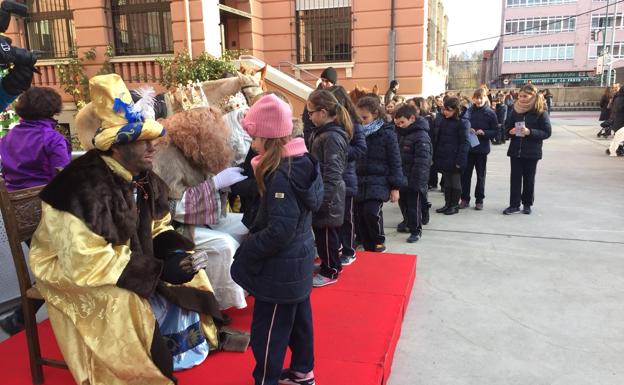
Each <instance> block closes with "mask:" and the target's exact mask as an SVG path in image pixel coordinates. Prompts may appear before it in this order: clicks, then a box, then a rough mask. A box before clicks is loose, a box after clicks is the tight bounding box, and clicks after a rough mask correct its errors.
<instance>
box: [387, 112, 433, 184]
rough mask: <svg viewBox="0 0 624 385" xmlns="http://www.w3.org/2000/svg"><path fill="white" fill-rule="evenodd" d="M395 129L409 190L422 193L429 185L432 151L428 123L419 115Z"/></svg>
mask: <svg viewBox="0 0 624 385" xmlns="http://www.w3.org/2000/svg"><path fill="white" fill-rule="evenodd" d="M396 130H397V135H398V138H399V151H400V152H401V164H402V167H403V175H405V177H406V178H407V187H408V189H410V190H413V191H420V192H423V193H424V192H425V191H427V188H428V186H429V170H430V168H431V157H432V153H433V149H432V145H431V140H430V138H429V134H428V132H429V123H428V122H427V120H426V119H425V118H423V117H420V116H419V117H418V118H417V119H416V121H415V122H414V123H412V124H411V125H410V126H409V127H406V128H398V127H397V129H396Z"/></svg>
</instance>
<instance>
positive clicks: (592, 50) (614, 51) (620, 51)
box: [589, 41, 624, 59]
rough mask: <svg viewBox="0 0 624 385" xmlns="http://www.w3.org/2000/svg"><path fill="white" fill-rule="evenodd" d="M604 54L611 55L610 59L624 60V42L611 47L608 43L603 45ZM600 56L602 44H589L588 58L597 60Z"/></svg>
mask: <svg viewBox="0 0 624 385" xmlns="http://www.w3.org/2000/svg"><path fill="white" fill-rule="evenodd" d="M605 52H607V53H609V54H610V55H611V58H612V59H621V58H624V41H620V42H615V43H614V44H613V47H611V44H610V43H607V44H606V45H605ZM601 54H602V44H591V45H590V46H589V58H590V59H597V58H598V56H601Z"/></svg>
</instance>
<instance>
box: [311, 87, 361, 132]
mask: <svg viewBox="0 0 624 385" xmlns="http://www.w3.org/2000/svg"><path fill="white" fill-rule="evenodd" d="M308 102H310V104H312V105H313V106H314V108H315V109H322V110H325V111H327V113H328V114H329V116H330V117H332V118H335V121H336V123H338V124H339V125H341V126H342V127H344V130H345V132H346V133H347V137H348V138H349V140H351V138H353V122H352V121H351V116H350V115H349V111H347V109H346V108H345V107H344V105H343V104H342V103H340V102H338V100H337V99H336V97H335V96H334V94H333V93H331V92H330V91H328V90H315V91H314V92H312V93H311V94H310V96H309V97H308Z"/></svg>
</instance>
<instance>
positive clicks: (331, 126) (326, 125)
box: [307, 90, 353, 287]
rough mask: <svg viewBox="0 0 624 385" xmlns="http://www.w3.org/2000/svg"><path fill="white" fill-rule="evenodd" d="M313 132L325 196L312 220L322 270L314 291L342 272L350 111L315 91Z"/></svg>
mask: <svg viewBox="0 0 624 385" xmlns="http://www.w3.org/2000/svg"><path fill="white" fill-rule="evenodd" d="M307 108H308V113H309V114H310V120H312V123H313V124H314V129H313V131H312V134H311V136H310V153H311V154H312V156H313V157H314V158H315V159H316V160H318V161H319V163H320V166H321V176H322V177H323V186H324V189H325V194H324V198H323V204H322V205H321V208H320V209H319V211H318V212H316V213H315V214H314V216H313V220H312V227H313V228H314V237H315V240H316V249H317V252H318V255H319V257H320V258H321V270H320V271H319V273H318V274H317V275H316V276H315V277H314V280H313V283H312V284H313V285H314V287H321V286H326V285H329V284H332V283H335V282H336V281H337V279H338V275H339V274H340V272H341V271H342V264H341V263H340V237H339V230H340V228H341V227H342V224H343V222H344V211H345V196H346V184H345V181H344V179H343V173H344V171H345V168H346V165H347V150H348V143H349V140H350V139H351V137H352V136H353V124H352V122H351V117H350V116H349V113H348V112H347V110H346V109H345V108H344V107H343V106H342V105H341V104H340V103H338V101H337V100H336V97H334V95H333V94H332V93H331V92H329V91H327V90H316V91H314V92H312V94H310V97H309V98H308V102H307Z"/></svg>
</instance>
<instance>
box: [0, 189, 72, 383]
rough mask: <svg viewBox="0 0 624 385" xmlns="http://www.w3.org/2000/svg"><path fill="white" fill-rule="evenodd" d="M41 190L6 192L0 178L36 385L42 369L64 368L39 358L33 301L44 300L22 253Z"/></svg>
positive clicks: (36, 217)
mask: <svg viewBox="0 0 624 385" xmlns="http://www.w3.org/2000/svg"><path fill="white" fill-rule="evenodd" d="M43 187H44V186H38V187H32V188H28V189H24V190H17V191H12V192H9V191H7V189H6V185H5V184H4V179H2V178H0V209H1V210H2V218H3V219H4V227H5V228H6V233H7V238H8V239H9V246H10V248H11V254H12V255H13V262H14V263H15V270H16V272H17V279H18V282H19V287H20V294H21V300H22V309H23V311H24V326H25V328H26V339H27V342H28V355H29V359H30V374H31V376H32V383H33V384H35V385H38V384H41V383H43V370H42V366H43V365H48V366H54V367H57V368H65V369H66V368H67V365H66V364H65V362H63V361H59V360H53V359H49V358H43V357H41V349H40V346H39V335H38V332H37V320H36V319H35V315H36V314H35V313H36V312H35V306H34V301H36V300H43V297H42V296H41V294H40V293H39V290H37V288H36V286H35V285H33V284H32V282H31V281H30V275H29V273H28V266H27V264H26V257H25V256H24V251H23V250H22V242H23V241H27V240H29V239H30V238H32V235H33V233H34V232H35V229H36V228H37V226H38V225H39V221H40V219H41V200H40V199H39V192H40V191H41V190H42V189H43Z"/></svg>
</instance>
